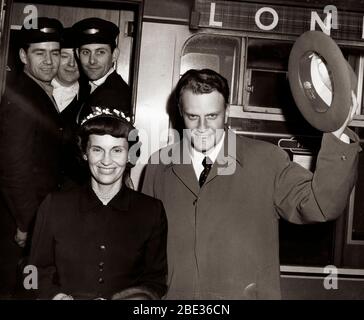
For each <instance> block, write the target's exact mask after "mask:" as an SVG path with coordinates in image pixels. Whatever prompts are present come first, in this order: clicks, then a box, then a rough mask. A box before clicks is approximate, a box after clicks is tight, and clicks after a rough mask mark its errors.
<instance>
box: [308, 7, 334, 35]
mask: <svg viewBox="0 0 364 320" xmlns="http://www.w3.org/2000/svg"><path fill="white" fill-rule="evenodd" d="M316 23H317V24H318V25H319V27H320V28H321V30H322V32H323V33H325V34H327V35H328V36H329V35H330V33H331V12H328V13H327V14H326V18H325V21H322V20H321V18H320V16H319V15H318V13H317V12H316V11H311V24H310V30H311V31H313V30H315V27H316Z"/></svg>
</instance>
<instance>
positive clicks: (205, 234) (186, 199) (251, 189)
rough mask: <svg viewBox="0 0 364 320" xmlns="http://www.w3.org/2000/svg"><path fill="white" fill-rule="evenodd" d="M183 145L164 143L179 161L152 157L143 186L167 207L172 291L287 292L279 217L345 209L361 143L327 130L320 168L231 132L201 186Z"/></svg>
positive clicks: (182, 294) (179, 295)
mask: <svg viewBox="0 0 364 320" xmlns="http://www.w3.org/2000/svg"><path fill="white" fill-rule="evenodd" d="M348 132H349V131H348ZM349 134H350V136H351V138H352V139H354V140H357V138H356V136H355V134H353V133H352V132H350V133H349ZM234 139H235V140H236V144H235V141H234ZM229 142H230V147H228V145H229ZM235 145H236V152H235V151H234V148H233V146H235ZM182 146H183V143H177V144H176V145H174V146H172V147H168V148H167V149H162V151H160V153H159V156H162V154H163V156H164V159H171V163H169V164H149V165H148V166H147V169H146V175H145V180H144V185H143V192H145V193H147V194H149V195H152V196H154V197H156V198H158V199H161V200H162V201H163V204H164V207H165V209H166V214H167V219H168V230H169V231H168V251H167V252H168V267H169V279H168V286H169V288H168V292H167V298H169V299H279V298H280V278H279V272H280V271H279V267H280V265H279V252H278V251H279V239H278V219H279V218H284V219H286V220H288V221H290V222H293V223H298V224H302V223H313V222H321V221H327V220H331V219H335V218H336V217H338V216H339V215H340V214H341V213H343V211H344V209H345V206H346V204H347V202H348V197H349V194H350V191H351V190H352V188H353V185H354V182H355V178H356V168H357V161H358V156H357V155H358V150H359V149H360V147H359V145H358V142H355V143H352V144H345V143H343V142H341V141H340V140H339V139H337V138H336V137H335V136H334V135H332V134H324V136H323V140H322V147H321V150H320V153H319V157H318V162H317V166H316V171H315V173H314V174H312V173H311V172H309V171H307V170H306V169H304V168H303V167H301V166H300V165H298V164H296V163H294V162H291V161H290V160H289V157H288V155H287V154H286V153H285V152H284V151H282V150H281V149H279V148H278V147H277V146H275V145H273V144H269V143H266V142H263V141H257V140H252V139H249V138H246V137H241V136H236V135H235V134H234V133H232V132H230V131H228V134H226V135H225V141H224V148H223V149H224V150H221V152H220V154H219V156H218V158H217V160H216V161H215V163H214V165H213V167H212V169H211V171H210V174H209V176H208V178H207V181H206V183H205V184H204V185H203V186H202V188H201V189H200V188H199V185H198V181H197V178H196V176H195V173H194V170H193V167H192V164H178V162H179V163H181V162H180V157H181V155H182V154H183V155H184V158H185V159H189V156H188V154H187V156H186V153H183V152H182V151H181V148H182ZM166 155H168V156H169V158H168V157H167V156H166ZM156 159H158V155H157V156H156V155H154V156H152V158H151V163H153V161H155V160H156ZM154 163H156V162H154ZM165 163H166V161H165Z"/></svg>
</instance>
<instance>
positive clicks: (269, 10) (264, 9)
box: [255, 7, 279, 31]
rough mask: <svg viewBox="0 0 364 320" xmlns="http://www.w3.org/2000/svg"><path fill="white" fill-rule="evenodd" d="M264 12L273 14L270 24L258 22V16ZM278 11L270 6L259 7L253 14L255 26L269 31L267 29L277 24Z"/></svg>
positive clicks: (271, 28)
mask: <svg viewBox="0 0 364 320" xmlns="http://www.w3.org/2000/svg"><path fill="white" fill-rule="evenodd" d="M264 12H269V13H270V14H271V15H272V16H273V21H272V23H271V24H270V25H264V24H262V23H261V22H260V16H261V15H262V14H263V13H264ZM278 20H279V19H278V13H277V11H275V10H274V9H273V8H270V7H263V8H260V9H259V10H258V11H257V12H256V14H255V24H256V25H257V27H258V28H259V29H261V30H264V31H269V30H273V29H274V28H275V27H276V26H277V24H278Z"/></svg>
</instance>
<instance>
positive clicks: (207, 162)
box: [198, 157, 212, 188]
mask: <svg viewBox="0 0 364 320" xmlns="http://www.w3.org/2000/svg"><path fill="white" fill-rule="evenodd" d="M202 165H203V168H204V169H203V170H202V172H201V174H200V178H199V179H198V183H199V184H200V188H201V187H202V186H203V184H204V183H205V181H206V179H207V176H208V175H209V172H210V170H211V167H212V161H211V160H210V158H209V157H205V158H204V159H203V160H202Z"/></svg>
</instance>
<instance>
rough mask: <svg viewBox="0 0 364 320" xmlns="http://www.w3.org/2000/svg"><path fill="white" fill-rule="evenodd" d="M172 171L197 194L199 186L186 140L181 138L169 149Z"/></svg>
mask: <svg viewBox="0 0 364 320" xmlns="http://www.w3.org/2000/svg"><path fill="white" fill-rule="evenodd" d="M171 152H172V154H171V157H172V163H171V166H172V171H173V172H174V174H175V175H176V176H177V177H178V179H179V180H181V182H182V183H183V184H184V185H185V186H186V187H187V188H188V189H189V190H190V191H191V192H192V193H193V194H194V195H196V197H197V195H198V193H199V192H200V187H199V185H198V181H197V178H196V174H195V171H194V169H193V165H192V161H191V156H190V153H189V148H188V142H187V141H186V140H185V139H183V140H182V142H180V143H177V144H176V145H175V146H174V147H173V148H172V149H171Z"/></svg>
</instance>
